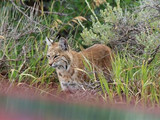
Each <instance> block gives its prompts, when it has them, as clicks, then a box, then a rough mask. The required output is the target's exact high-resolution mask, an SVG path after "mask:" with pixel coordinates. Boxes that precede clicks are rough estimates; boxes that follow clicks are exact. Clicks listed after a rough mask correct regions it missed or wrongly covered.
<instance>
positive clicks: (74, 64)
mask: <svg viewBox="0 0 160 120" xmlns="http://www.w3.org/2000/svg"><path fill="white" fill-rule="evenodd" d="M46 42H47V45H48V52H47V57H48V61H49V65H50V66H52V67H53V68H56V72H57V74H58V78H59V81H60V85H61V88H62V90H64V91H74V90H77V89H82V88H83V82H84V81H87V80H89V77H88V76H87V74H86V73H84V72H83V71H85V70H86V68H85V66H84V61H85V60H86V59H87V60H89V61H90V63H91V64H92V66H93V67H94V70H101V71H102V73H103V74H104V75H105V77H106V79H109V74H110V73H109V71H110V70H111V69H112V66H111V57H112V56H113V54H112V52H111V49H110V48H109V47H107V46H105V45H102V44H95V45H93V46H91V47H89V48H88V49H85V50H82V51H80V52H76V51H73V50H71V49H70V47H69V45H68V43H67V40H66V39H65V38H63V37H61V38H60V39H59V42H53V41H52V40H50V39H48V38H46Z"/></svg>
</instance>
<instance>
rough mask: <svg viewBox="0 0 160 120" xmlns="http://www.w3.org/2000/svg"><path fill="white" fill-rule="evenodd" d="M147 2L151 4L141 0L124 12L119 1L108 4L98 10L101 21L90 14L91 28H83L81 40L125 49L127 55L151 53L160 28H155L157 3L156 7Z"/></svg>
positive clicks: (156, 23)
mask: <svg viewBox="0 0 160 120" xmlns="http://www.w3.org/2000/svg"><path fill="white" fill-rule="evenodd" d="M149 2H151V3H152V1H148V2H147V1H146V2H142V3H141V5H140V6H139V7H138V8H137V7H135V8H133V10H132V12H131V11H128V10H125V11H123V9H122V8H121V7H120V1H119V2H117V6H116V7H111V6H110V5H109V4H108V3H107V4H106V9H105V10H101V12H100V16H101V18H100V19H101V21H99V20H97V19H96V18H95V16H91V18H92V26H91V28H90V29H88V28H84V30H83V32H82V34H81V36H82V38H83V39H84V43H85V44H88V45H91V44H94V43H104V44H108V45H110V46H111V47H112V48H115V49H116V50H117V51H124V50H126V49H128V50H129V53H130V55H140V54H143V56H146V54H147V53H151V52H153V50H154V48H155V46H157V44H158V43H159V38H160V36H159V30H160V29H159V27H157V26H159V25H160V22H159V18H158V17H159V16H160V13H159V9H158V7H159V6H158V7H157V9H156V8H155V7H154V6H156V5H159V4H158V3H156V2H155V3H153V5H152V4H151V3H149ZM148 5H152V6H153V7H152V6H148ZM126 47H127V48H126ZM132 53H133V54H132Z"/></svg>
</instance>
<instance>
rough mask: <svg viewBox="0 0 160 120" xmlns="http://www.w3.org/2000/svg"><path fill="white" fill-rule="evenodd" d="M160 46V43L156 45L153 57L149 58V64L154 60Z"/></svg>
mask: <svg viewBox="0 0 160 120" xmlns="http://www.w3.org/2000/svg"><path fill="white" fill-rule="evenodd" d="M159 48H160V44H159V45H158V46H157V47H156V49H155V50H154V52H153V53H152V54H151V56H152V58H150V59H148V61H147V64H150V63H151V62H152V61H153V60H154V58H155V56H156V54H157V52H158V49H159Z"/></svg>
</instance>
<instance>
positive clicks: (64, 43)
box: [59, 37, 69, 51]
mask: <svg viewBox="0 0 160 120" xmlns="http://www.w3.org/2000/svg"><path fill="white" fill-rule="evenodd" d="M59 48H61V49H62V50H64V51H66V50H68V48H69V46H68V43H67V39H65V38H64V37H61V38H60V39H59Z"/></svg>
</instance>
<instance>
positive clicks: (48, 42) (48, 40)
mask: <svg viewBox="0 0 160 120" xmlns="http://www.w3.org/2000/svg"><path fill="white" fill-rule="evenodd" d="M46 43H47V45H48V46H51V45H52V43H53V40H51V39H49V38H47V37H46Z"/></svg>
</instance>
